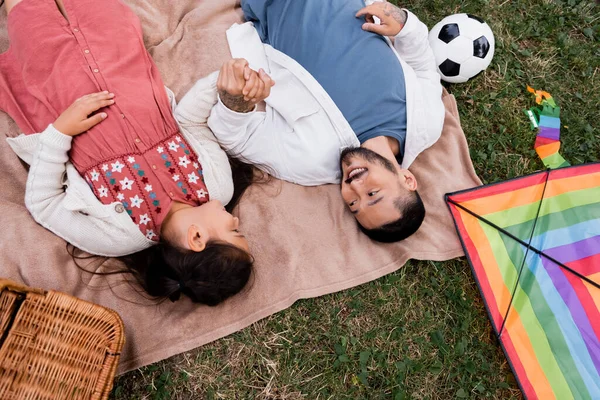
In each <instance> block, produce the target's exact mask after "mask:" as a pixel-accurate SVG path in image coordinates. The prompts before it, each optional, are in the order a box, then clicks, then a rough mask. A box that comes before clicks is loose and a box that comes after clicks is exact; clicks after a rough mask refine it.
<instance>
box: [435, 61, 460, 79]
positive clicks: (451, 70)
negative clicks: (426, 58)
mask: <svg viewBox="0 0 600 400" xmlns="http://www.w3.org/2000/svg"><path fill="white" fill-rule="evenodd" d="M440 71H442V74H444V75H446V76H458V74H460V64H457V63H455V62H454V61H452V60H446V61H444V62H443V63H441V64H440Z"/></svg>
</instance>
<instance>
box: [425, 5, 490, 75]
mask: <svg viewBox="0 0 600 400" xmlns="http://www.w3.org/2000/svg"><path fill="white" fill-rule="evenodd" d="M429 44H430V45H431V49H432V50H433V54H434V56H435V61H436V65H437V66H438V72H439V74H440V75H441V77H442V79H443V80H445V81H447V82H451V83H460V82H466V81H468V80H469V79H471V78H473V77H474V76H476V75H478V74H479V73H481V72H482V71H483V70H485V69H486V68H487V67H488V66H489V65H490V63H491V61H492V58H493V57H494V46H495V41H494V34H493V33H492V30H491V29H490V27H489V26H488V24H486V23H485V21H483V20H482V19H481V18H479V17H476V16H474V15H468V14H455V15H450V16H449V17H446V18H444V19H443V20H442V21H440V22H439V23H438V24H437V25H436V26H434V27H433V29H432V30H431V32H430V33H429Z"/></svg>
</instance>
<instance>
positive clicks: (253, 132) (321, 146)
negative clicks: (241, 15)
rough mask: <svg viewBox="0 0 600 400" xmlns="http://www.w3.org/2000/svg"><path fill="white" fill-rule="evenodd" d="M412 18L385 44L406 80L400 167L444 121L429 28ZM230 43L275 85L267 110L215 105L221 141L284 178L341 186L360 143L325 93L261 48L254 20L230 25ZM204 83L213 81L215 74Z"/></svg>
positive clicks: (213, 124) (214, 126) (213, 123)
mask: <svg viewBox="0 0 600 400" xmlns="http://www.w3.org/2000/svg"><path fill="white" fill-rule="evenodd" d="M407 14H408V19H407V21H406V24H405V25H404V27H403V29H402V30H401V31H400V33H399V34H398V35H397V36H396V37H395V38H394V44H392V42H391V41H390V40H389V39H388V38H386V40H387V41H388V44H389V45H390V48H391V51H394V53H395V54H396V55H397V57H398V60H399V62H400V64H401V65H402V69H403V72H404V77H405V81H406V83H405V84H406V114H407V129H406V142H405V153H404V157H403V161H402V167H403V168H408V167H409V166H410V165H411V164H412V162H413V161H414V160H415V158H416V157H417V156H418V155H419V154H420V153H421V152H422V151H423V150H425V149H427V148H428V147H430V146H431V145H432V144H433V143H435V142H436V141H437V140H438V139H439V137H440V134H441V132H442V126H443V123H444V105H443V103H442V86H441V84H440V76H439V74H438V73H437V71H436V66H435V59H434V56H433V52H432V50H431V48H430V47H429V41H428V30H427V27H426V26H425V24H423V23H422V22H421V21H419V19H418V18H417V17H416V16H415V15H414V14H413V13H411V12H409V11H408V10H407ZM227 39H228V42H229V47H230V50H231V54H232V56H233V57H234V58H245V59H247V60H248V62H249V64H250V67H251V68H252V69H255V70H258V69H259V68H263V69H264V70H265V71H266V72H267V73H269V74H270V76H271V77H272V78H273V80H274V81H275V86H274V87H273V88H272V89H271V95H270V96H269V97H268V98H267V99H266V103H267V107H266V111H265V112H256V111H254V112H251V113H237V112H234V111H231V110H230V109H228V108H227V107H225V106H224V105H223V103H221V101H218V102H217V104H216V105H215V107H214V108H213V110H212V112H211V115H210V117H209V119H208V126H209V127H210V128H211V130H212V131H213V133H214V134H215V136H216V137H217V140H218V141H219V142H220V143H221V145H222V146H223V147H224V148H225V150H227V151H228V152H229V153H230V154H231V155H233V156H238V157H239V156H241V157H242V158H244V159H245V160H247V161H249V162H250V163H252V164H257V165H264V166H267V167H268V172H272V173H273V174H274V175H275V176H276V177H278V178H280V179H284V180H287V181H290V182H293V183H298V184H301V185H305V186H312V185H321V184H326V183H339V178H340V168H339V156H340V152H341V150H343V149H344V148H346V147H349V146H352V147H356V146H359V145H360V144H359V142H358V139H357V137H356V135H355V134H354V132H353V131H352V128H351V127H350V124H349V123H348V122H347V121H346V119H345V118H344V117H343V115H342V113H341V111H340V110H339V109H338V108H337V107H336V105H335V103H334V102H333V100H332V99H331V98H330V97H329V95H328V94H327V93H326V92H325V90H324V89H323V87H322V86H321V85H320V84H319V83H318V82H317V81H316V80H315V79H314V78H313V77H312V76H311V75H310V74H309V73H308V72H307V71H306V70H305V69H304V68H303V67H302V66H301V65H300V64H298V63H297V62H296V61H294V60H293V59H291V58H290V57H288V56H286V55H285V54H283V53H281V52H279V51H277V50H275V49H274V48H273V47H271V46H269V45H266V44H263V43H262V42H261V41H260V38H259V36H258V33H257V32H256V30H255V29H254V26H253V24H252V23H250V22H247V23H245V24H242V25H238V24H235V25H233V26H232V27H231V28H230V29H229V30H228V31H227ZM374 62H377V61H376V60H374ZM206 79H208V80H210V81H212V82H214V81H215V80H216V76H210V77H208V78H206ZM390 79H393V77H390ZM213 85H214V83H213Z"/></svg>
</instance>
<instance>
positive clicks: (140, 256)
mask: <svg viewBox="0 0 600 400" xmlns="http://www.w3.org/2000/svg"><path fill="white" fill-rule="evenodd" d="M230 164H231V167H232V174H233V182H234V193H233V197H232V199H231V201H230V202H229V203H228V204H227V211H229V212H231V211H232V210H233V209H234V208H235V206H236V205H237V204H238V202H239V201H240V199H241V197H242V195H243V194H244V192H245V191H246V189H247V188H248V187H249V186H250V185H251V184H252V183H253V182H254V181H255V174H254V168H253V167H252V165H250V164H247V163H244V162H242V161H240V160H235V159H231V158H230ZM258 176H259V177H260V175H258ZM263 180H264V175H263ZM259 183H260V182H259ZM67 251H68V252H69V254H70V255H71V257H72V258H73V260H74V261H75V264H76V265H77V266H78V267H79V268H80V269H81V270H83V271H85V272H88V273H91V274H95V275H114V274H123V273H124V274H131V275H132V276H133V277H134V278H135V280H136V281H137V282H138V283H139V285H140V286H141V287H142V288H143V289H144V290H145V291H146V292H147V293H148V294H149V295H150V296H152V297H154V298H155V299H157V300H164V299H166V298H168V299H170V300H171V301H176V300H178V299H179V297H180V296H181V294H184V295H186V296H188V297H190V299H191V300H192V301H194V302H196V303H203V304H207V305H209V306H215V305H217V304H219V303H221V302H222V301H223V300H225V299H227V298H228V297H231V296H233V295H234V294H236V293H238V292H240V291H241V290H242V289H243V288H244V286H246V284H247V283H248V280H249V279H250V276H251V274H252V266H253V264H254V259H253V257H252V255H250V254H249V253H248V252H246V251H245V250H242V249H240V248H238V247H236V246H233V245H231V244H229V243H224V242H217V241H212V242H208V243H207V244H206V247H205V248H204V250H202V251H201V252H194V251H191V250H186V249H182V248H178V247H176V246H173V245H172V244H170V243H168V242H167V241H166V240H164V239H162V238H161V240H160V242H159V243H158V244H156V245H154V246H151V247H149V248H147V249H144V250H142V251H139V252H137V253H134V254H130V255H127V256H123V257H118V259H119V260H120V261H121V262H122V263H123V264H125V268H123V267H121V266H119V267H117V268H115V269H113V270H112V271H107V272H94V271H90V270H88V269H87V268H85V267H83V266H82V265H80V264H79V262H78V260H87V259H92V262H93V261H94V260H99V259H102V261H101V262H100V264H102V263H104V262H105V261H107V259H108V258H107V257H98V256H82V255H79V254H76V250H75V248H74V247H73V246H72V245H69V244H68V245H67ZM96 268H97V267H96Z"/></svg>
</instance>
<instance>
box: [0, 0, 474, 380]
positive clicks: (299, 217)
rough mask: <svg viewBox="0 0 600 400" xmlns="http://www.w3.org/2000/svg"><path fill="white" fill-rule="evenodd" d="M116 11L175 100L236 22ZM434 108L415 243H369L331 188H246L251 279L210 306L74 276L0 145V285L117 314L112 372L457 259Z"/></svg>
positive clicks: (156, 9) (457, 152) (149, 4)
mask: <svg viewBox="0 0 600 400" xmlns="http://www.w3.org/2000/svg"><path fill="white" fill-rule="evenodd" d="M26 1H27V0H26ZM126 3H128V4H129V5H130V6H131V7H132V8H133V10H134V11H135V12H136V13H137V14H138V15H139V16H140V18H141V20H142V23H143V27H144V32H145V42H146V45H147V47H148V49H149V51H150V53H151V54H152V56H153V57H154V59H155V60H156V63H157V64H158V67H159V69H160V71H161V72H162V74H163V77H164V81H165V83H166V85H167V86H169V87H170V88H172V89H173V90H174V91H175V93H176V94H177V96H178V98H180V97H181V96H182V95H183V94H184V93H185V92H186V90H187V89H188V88H189V87H190V86H191V85H192V84H193V82H194V81H195V80H196V79H198V78H200V77H202V76H204V75H206V74H208V73H209V72H212V71H213V70H216V69H217V68H218V67H219V66H220V64H221V63H222V61H223V60H225V59H226V58H227V57H228V47H227V44H226V39H225V30H226V28H228V27H229V26H230V25H231V24H232V23H234V22H238V21H240V20H241V12H240V9H239V6H238V5H237V4H236V2H235V1H234V0H202V1H198V0H177V1H170V0H147V1H143V2H139V1H134V0H127V1H126ZM0 15H1V16H0V51H4V50H6V49H7V47H8V39H7V33H6V15H5V11H4V9H2V11H0ZM444 101H445V104H446V109H447V111H446V122H445V127H444V132H443V134H442V137H441V139H440V140H439V142H438V143H437V144H435V145H434V146H433V147H432V148H431V149H429V150H427V151H425V152H424V153H423V154H422V155H420V156H419V158H418V159H417V160H416V162H415V164H414V166H413V167H412V168H411V169H412V171H413V172H414V174H415V175H416V176H417V179H418V181H419V185H420V189H421V190H420V192H421V194H422V196H423V199H424V201H425V204H426V207H427V217H426V219H425V221H424V223H423V226H422V228H421V229H420V230H419V231H418V232H417V234H415V235H414V236H413V237H411V238H409V239H408V240H406V241H405V242H403V243H398V244H391V245H382V244H376V243H373V242H371V241H369V240H368V239H367V238H366V237H365V236H363V235H362V234H361V233H359V231H358V229H357V227H356V223H355V222H354V219H353V218H352V216H351V215H350V213H349V212H348V211H346V210H345V208H344V205H343V203H342V201H341V198H340V195H339V192H338V188H337V187H336V186H323V187H317V188H305V187H300V186H295V185H292V184H288V183H282V182H279V181H274V182H272V183H271V184H270V185H269V186H268V187H259V188H254V189H252V190H251V191H250V192H249V194H248V195H247V196H246V197H245V198H244V199H243V201H242V203H241V204H240V207H239V210H238V212H239V215H240V218H241V221H242V229H243V231H244V232H245V233H246V234H247V237H248V239H249V242H250V245H251V249H252V251H253V253H254V255H255V256H256V273H255V276H254V279H253V282H252V285H251V287H250V288H249V289H248V290H246V291H245V292H243V293H242V294H240V295H238V296H236V297H234V298H233V299H231V300H229V301H227V302H225V303H224V304H222V305H220V306H218V307H216V308H209V307H206V306H196V305H193V304H192V303H191V302H189V301H188V300H183V301H179V302H177V303H171V302H168V301H167V302H165V303H163V304H161V305H160V306H156V305H152V304H151V303H149V302H148V301H145V300H144V299H143V298H142V297H140V296H138V295H137V294H136V293H135V291H134V290H133V289H132V288H131V287H130V286H129V285H127V284H122V282H123V279H122V278H117V277H115V278H111V279H109V280H106V279H104V278H101V277H97V276H90V275H88V274H83V273H81V272H80V270H78V269H77V268H76V267H75V265H74V264H73V261H72V260H71V259H70V257H69V255H68V254H67V252H66V248H65V242H64V241H63V240H62V239H60V238H58V237H56V236H55V235H53V234H52V233H50V232H48V231H46V230H45V229H44V228H42V227H41V226H39V225H37V224H36V223H35V222H34V221H33V219H32V218H31V217H30V216H29V213H28V212H27V210H26V209H25V206H24V204H23V196H24V188H25V181H26V177H27V169H26V166H25V165H23V164H22V163H21V162H20V161H19V160H18V158H17V157H16V156H15V155H14V154H13V153H12V152H11V150H10V148H9V147H8V145H7V143H6V141H5V140H0V210H1V212H0V232H1V233H0V276H2V277H6V278H9V279H13V280H16V281H19V282H23V283H25V284H27V285H30V286H35V287H41V288H46V289H57V290H61V291H64V292H67V293H71V294H73V295H75V296H78V297H81V298H83V299H86V300H89V301H92V302H95V303H98V304H101V305H104V306H107V307H110V308H112V309H114V310H116V311H117V312H118V313H119V314H120V315H121V317H122V318H123V321H124V323H125V328H126V336H127V342H126V347H125V350H124V353H123V355H122V358H121V365H120V369H119V371H120V372H121V373H122V372H125V371H128V370H131V369H134V368H137V367H140V366H143V365H146V364H150V363H153V362H156V361H159V360H161V359H164V358H167V357H169V356H172V355H174V354H177V353H180V352H184V351H186V350H190V349H192V348H194V347H198V346H201V345H203V344H205V343H208V342H210V341H213V340H216V339H218V338H221V337H223V336H225V335H228V334H231V333H233V332H235V331H238V330H240V329H242V328H244V327H246V326H248V325H250V324H252V323H253V322H256V321H258V320H260V319H261V318H264V317H266V316H268V315H270V314H273V313H275V312H278V311H280V310H283V309H285V308H287V307H289V306H291V305H292V304H293V303H294V302H295V301H296V300H298V299H301V298H307V297H314V296H320V295H324V294H326V293H332V292H335V291H339V290H343V289H346V288H349V287H352V286H355V285H360V284H362V283H365V282H368V281H370V280H373V279H376V278H378V277H381V276H383V275H385V274H388V273H390V272H392V271H395V270H397V269H398V268H400V267H401V266H402V265H404V263H406V261H407V260H408V259H409V258H414V259H428V260H448V259H450V258H454V257H459V256H461V255H463V251H462V249H461V246H460V244H459V241H458V239H457V237H456V233H455V230H454V226H453V223H452V220H451V218H450V215H449V213H448V210H447V208H446V205H445V204H444V200H443V195H444V194H445V193H446V192H451V191H456V190H459V189H465V188H469V187H472V186H475V185H478V184H480V181H479V179H478V178H477V176H476V175H475V172H474V170H473V166H472V164H471V160H470V158H469V151H468V148H467V143H466V141H465V136H464V133H463V132H462V129H461V127H460V122H459V119H458V112H457V109H456V101H455V99H454V97H452V96H449V95H447V96H446V97H445V100H444ZM0 132H1V133H2V135H6V136H15V135H17V134H18V129H17V127H16V125H15V124H14V122H12V120H11V119H10V118H9V117H8V116H7V115H6V114H2V113H0ZM109 285H110V286H111V288H107V287H108V286H109Z"/></svg>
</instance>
